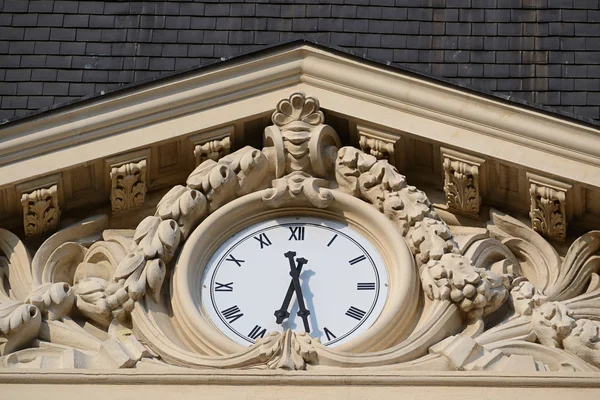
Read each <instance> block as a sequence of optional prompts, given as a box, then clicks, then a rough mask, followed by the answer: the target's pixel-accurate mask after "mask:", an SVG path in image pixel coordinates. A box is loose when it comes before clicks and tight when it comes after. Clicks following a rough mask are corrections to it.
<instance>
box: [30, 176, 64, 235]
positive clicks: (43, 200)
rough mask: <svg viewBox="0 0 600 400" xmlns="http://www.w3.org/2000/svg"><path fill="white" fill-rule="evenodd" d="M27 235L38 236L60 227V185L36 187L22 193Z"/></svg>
mask: <svg viewBox="0 0 600 400" xmlns="http://www.w3.org/2000/svg"><path fill="white" fill-rule="evenodd" d="M21 204H22V205H23V225H24V228H25V236H27V237H36V236H40V235H43V234H45V233H47V232H51V231H55V230H56V229H57V228H58V222H59V219H60V207H59V205H58V186H57V185H52V186H50V187H47V188H39V189H35V190H33V191H32V192H29V193H23V194H22V195H21Z"/></svg>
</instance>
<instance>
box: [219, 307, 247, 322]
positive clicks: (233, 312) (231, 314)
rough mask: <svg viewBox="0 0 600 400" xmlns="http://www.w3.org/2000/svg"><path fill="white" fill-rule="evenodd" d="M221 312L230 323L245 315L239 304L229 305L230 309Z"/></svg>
mask: <svg viewBox="0 0 600 400" xmlns="http://www.w3.org/2000/svg"><path fill="white" fill-rule="evenodd" d="M221 314H223V316H224V317H225V319H226V320H227V322H229V323H230V324H233V323H234V322H235V321H237V320H238V319H240V318H242V316H243V315H244V314H242V311H241V310H240V308H239V307H238V306H232V307H229V308H228V309H226V310H223V311H221Z"/></svg>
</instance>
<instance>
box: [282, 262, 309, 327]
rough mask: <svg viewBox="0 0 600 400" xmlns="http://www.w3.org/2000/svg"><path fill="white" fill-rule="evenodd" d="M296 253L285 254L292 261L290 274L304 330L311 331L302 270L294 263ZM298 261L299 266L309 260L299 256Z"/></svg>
mask: <svg viewBox="0 0 600 400" xmlns="http://www.w3.org/2000/svg"><path fill="white" fill-rule="evenodd" d="M295 255H296V253H295V252H293V251H288V252H287V253H285V254H284V256H285V257H287V258H288V260H289V261H290V276H291V277H292V283H293V284H294V290H295V291H296V298H297V299H298V308H299V309H300V311H298V315H299V316H300V317H301V318H302V322H303V323H304V331H305V332H307V333H308V332H310V326H309V325H308V316H309V315H310V311H308V310H307V309H306V307H305V306H304V297H303V296H302V287H301V285H300V272H299V271H298V268H297V267H296V265H295V263H294V256H295ZM296 261H297V262H298V266H302V265H304V264H306V263H307V262H308V260H307V259H306V258H298V259H296Z"/></svg>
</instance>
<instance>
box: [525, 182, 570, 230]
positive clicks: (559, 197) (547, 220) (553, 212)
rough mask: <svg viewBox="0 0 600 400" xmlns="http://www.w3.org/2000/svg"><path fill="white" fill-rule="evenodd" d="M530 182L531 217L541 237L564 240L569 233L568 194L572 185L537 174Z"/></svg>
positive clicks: (534, 227)
mask: <svg viewBox="0 0 600 400" xmlns="http://www.w3.org/2000/svg"><path fill="white" fill-rule="evenodd" d="M527 180H528V182H529V201H530V203H529V217H530V218H531V226H532V228H533V229H534V230H535V231H536V232H538V233H539V234H541V235H544V236H547V237H551V238H557V239H560V240H563V239H564V238H565V237H566V233H567V192H568V191H569V190H570V189H571V187H572V186H571V185H569V184H567V183H563V182H559V181H556V180H554V179H549V178H546V177H543V176H539V175H535V174H530V173H528V174H527Z"/></svg>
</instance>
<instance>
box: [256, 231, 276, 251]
mask: <svg viewBox="0 0 600 400" xmlns="http://www.w3.org/2000/svg"><path fill="white" fill-rule="evenodd" d="M254 239H256V240H258V241H259V242H260V248H261V249H262V248H263V247H269V246H270V245H271V244H272V243H271V241H270V240H269V238H268V237H267V235H266V234H264V233H261V234H260V235H258V236H254Z"/></svg>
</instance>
